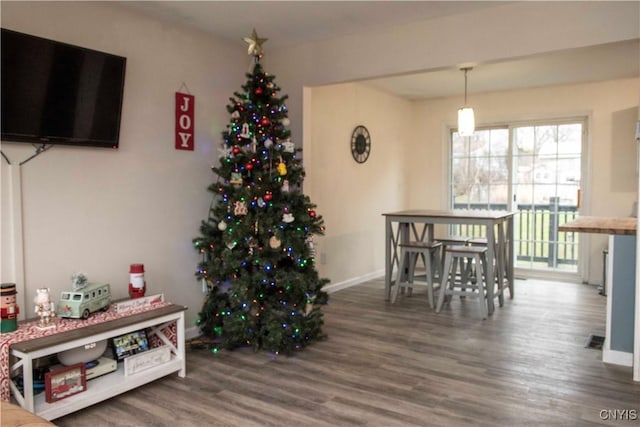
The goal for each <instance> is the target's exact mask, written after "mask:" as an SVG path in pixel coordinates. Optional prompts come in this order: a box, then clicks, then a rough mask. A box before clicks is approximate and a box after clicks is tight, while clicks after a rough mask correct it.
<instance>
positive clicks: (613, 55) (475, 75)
mask: <svg viewBox="0 0 640 427" xmlns="http://www.w3.org/2000/svg"><path fill="white" fill-rule="evenodd" d="M506 3H509V2H504V1H123V2H121V4H122V5H124V6H126V7H131V8H134V9H136V10H138V11H140V12H142V13H145V14H147V15H150V16H153V17H156V18H159V19H162V20H167V21H170V22H174V23H178V24H180V25H186V26H189V27H192V28H195V29H199V30H202V31H205V32H208V33H210V34H213V35H215V36H216V37H219V38H222V39H225V40H227V41H229V42H231V43H237V44H238V46H239V49H243V50H244V49H246V43H245V42H244V40H243V39H244V38H245V37H248V36H249V35H250V31H251V29H252V28H254V27H256V29H257V31H258V35H259V36H260V37H266V38H268V41H267V42H266V43H265V44H264V48H265V51H266V52H268V50H269V48H272V49H278V48H285V47H289V46H294V45H300V44H305V43H311V42H316V41H320V40H328V39H332V38H338V37H342V36H346V35H350V34H357V33H364V32H368V31H371V29H372V28H377V29H383V28H389V27H393V26H396V25H402V24H407V23H411V22H415V21H423V20H426V19H433V18H439V17H444V16H447V15H454V14H462V13H469V12H473V11H476V10H479V9H482V8H492V7H501V6H503V5H505V4H506ZM256 17H259V18H256ZM639 75H640V39H636V40H632V41H625V42H619V43H612V44H608V45H598V46H591V47H585V48H580V49H572V50H568V51H560V52H554V53H550V54H544V55H537V56H530V57H524V58H514V59H510V60H508V61H502V62H495V63H483V64H479V65H476V67H475V68H474V69H473V70H472V71H470V72H469V75H468V77H469V95H470V96H471V95H472V94H473V93H480V92H490V91H500V90H509V89H517V88H525V87H540V86H549V85H557V84H570V83H584V82H590V81H599V80H611V79H619V78H627V77H634V76H639ZM361 83H365V84H367V85H370V86H373V87H376V88H378V89H380V90H383V91H385V92H389V93H393V94H396V95H398V96H401V97H404V98H408V99H424V98H433V97H445V96H453V95H460V94H462V93H463V92H464V77H463V74H462V72H461V71H460V70H458V69H457V67H451V68H448V69H443V70H436V71H430V72H427V73H418V74H411V75H402V76H391V77H390V76H386V77H383V78H378V79H373V80H368V81H365V82H361Z"/></svg>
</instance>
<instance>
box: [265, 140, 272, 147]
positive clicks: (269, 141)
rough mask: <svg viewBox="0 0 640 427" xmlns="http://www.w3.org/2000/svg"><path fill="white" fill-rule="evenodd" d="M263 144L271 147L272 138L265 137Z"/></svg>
mask: <svg viewBox="0 0 640 427" xmlns="http://www.w3.org/2000/svg"><path fill="white" fill-rule="evenodd" d="M264 146H265V147H266V148H271V147H273V140H272V139H271V138H267V139H265V140H264Z"/></svg>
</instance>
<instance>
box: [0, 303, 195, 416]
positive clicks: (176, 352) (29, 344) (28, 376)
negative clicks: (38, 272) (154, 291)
mask: <svg viewBox="0 0 640 427" xmlns="http://www.w3.org/2000/svg"><path fill="white" fill-rule="evenodd" d="M185 310H186V307H184V306H179V305H174V304H169V305H164V306H162V307H159V308H155V309H151V310H148V311H144V312H142V313H137V314H132V315H130V316H126V317H120V318H117V319H114V320H109V321H105V322H102V323H97V324H93V325H90V326H86V327H82V328H78V329H75V330H71V331H65V332H60V333H56V334H52V335H48V336H44V337H41V338H34V339H30V340H26V341H22V342H18V343H14V344H11V345H10V347H9V349H10V355H11V356H12V357H11V359H12V360H15V362H13V363H11V364H10V372H11V374H12V375H13V374H15V373H17V372H20V371H21V372H22V376H23V381H22V382H23V392H20V390H19V389H18V387H17V386H16V384H14V383H13V381H11V382H10V388H11V394H12V395H13V398H14V399H15V400H16V402H17V403H18V404H19V405H20V406H22V407H23V408H24V409H26V410H28V411H30V412H32V413H34V414H36V415H39V416H40V417H42V418H45V419H47V420H52V419H55V418H59V417H61V416H63V415H66V414H69V413H71V412H74V411H77V410H80V409H82V408H85V407H87V406H89V405H93V404H95V403H97V402H100V401H102V400H105V399H108V398H110V397H112V396H115V395H118V394H120V393H124V392H126V391H128V390H131V389H133V388H136V387H139V386H141V385H144V384H146V383H148V382H150V381H154V380H156V379H158V378H161V377H164V376H166V375H169V374H172V373H174V372H178V375H179V376H180V377H184V376H185V375H186V363H185V344H184V341H185V337H184V311H185ZM172 323H176V336H175V339H174V340H172V339H170V338H169V337H167V336H166V335H165V333H164V332H163V330H164V329H165V328H167V327H168V326H170V325H171V324H172ZM141 329H150V334H149V337H150V338H151V337H152V336H154V335H155V336H156V337H157V338H159V339H160V340H161V341H162V343H163V345H166V346H169V348H170V349H171V357H170V359H169V361H168V362H166V363H163V364H161V365H158V366H154V367H152V368H149V369H146V370H144V371H142V372H138V373H136V374H133V375H127V376H125V375H124V366H123V363H119V364H118V369H117V370H116V371H114V372H111V373H109V374H106V375H104V376H101V377H98V378H95V379H92V380H90V381H88V382H87V389H86V391H83V392H81V393H78V394H76V395H73V396H70V397H67V398H65V399H62V400H59V401H57V402H53V403H47V402H45V393H40V394H38V395H34V393H33V361H34V360H36V359H38V358H41V357H47V356H50V355H52V354H56V353H59V352H61V351H64V350H68V349H72V348H76V347H81V346H84V345H87V344H91V343H94V342H97V341H101V340H105V339H110V338H113V337H116V336H119V335H123V334H127V333H129V332H133V331H137V330H141Z"/></svg>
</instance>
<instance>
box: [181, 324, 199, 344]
mask: <svg viewBox="0 0 640 427" xmlns="http://www.w3.org/2000/svg"><path fill="white" fill-rule="evenodd" d="M200 335H202V333H201V332H200V328H199V327H197V326H192V327H190V328H187V329H185V330H184V339H185V340H187V341H189V340H192V339H194V338H198V337H199V336H200Z"/></svg>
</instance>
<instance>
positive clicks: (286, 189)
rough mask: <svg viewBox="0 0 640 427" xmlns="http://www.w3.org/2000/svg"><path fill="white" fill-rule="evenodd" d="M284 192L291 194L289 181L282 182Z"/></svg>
mask: <svg viewBox="0 0 640 427" xmlns="http://www.w3.org/2000/svg"><path fill="white" fill-rule="evenodd" d="M282 192H283V193H288V192H289V180H288V179H285V180H283V181H282Z"/></svg>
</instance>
